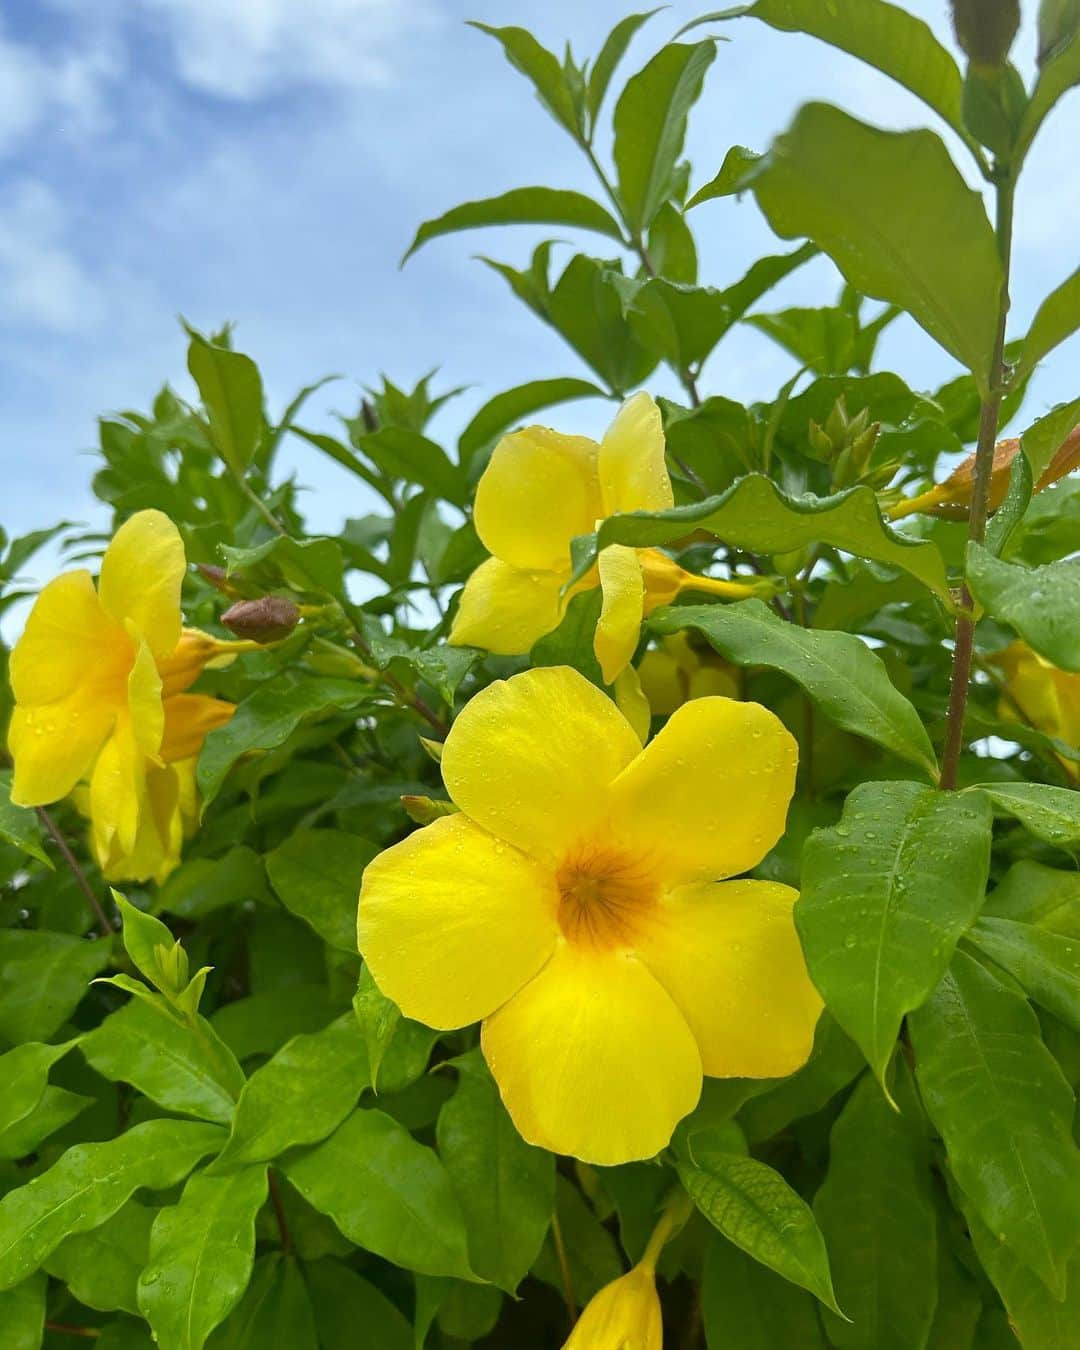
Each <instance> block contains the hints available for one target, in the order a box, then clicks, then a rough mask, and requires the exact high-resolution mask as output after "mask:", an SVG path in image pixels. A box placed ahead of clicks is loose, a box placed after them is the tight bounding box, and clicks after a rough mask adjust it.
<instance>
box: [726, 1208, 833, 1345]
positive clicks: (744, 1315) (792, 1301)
mask: <svg viewBox="0 0 1080 1350" xmlns="http://www.w3.org/2000/svg"><path fill="white" fill-rule="evenodd" d="M701 1292H702V1317H703V1321H704V1324H705V1337H706V1340H707V1341H708V1344H709V1345H710V1346H716V1347H723V1350H778V1347H780V1346H790V1347H791V1350H795V1347H796V1346H797V1347H798V1350H825V1336H824V1334H823V1332H822V1330H821V1324H820V1322H819V1321H818V1315H817V1307H816V1304H815V1303H814V1300H813V1298H812V1297H811V1296H810V1295H809V1294H808V1293H806V1292H805V1291H804V1290H802V1289H800V1288H799V1287H798V1286H797V1285H794V1284H791V1283H789V1282H788V1281H787V1280H784V1279H781V1278H780V1276H779V1275H776V1274H774V1273H773V1271H771V1270H770V1269H769V1268H768V1267H767V1266H763V1265H762V1264H761V1262H760V1261H755V1260H754V1259H753V1258H752V1257H749V1256H747V1255H746V1253H745V1252H743V1251H740V1249H739V1248H738V1247H736V1246H735V1244H734V1243H733V1242H729V1241H728V1240H727V1239H726V1238H723V1237H721V1236H720V1234H719V1233H714V1234H713V1235H712V1237H711V1238H710V1240H709V1245H708V1247H707V1248H706V1251H705V1271H704V1274H703V1275H702V1283H701Z"/></svg>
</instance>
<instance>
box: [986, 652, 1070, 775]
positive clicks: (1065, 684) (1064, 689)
mask: <svg viewBox="0 0 1080 1350" xmlns="http://www.w3.org/2000/svg"><path fill="white" fill-rule="evenodd" d="M994 664H995V665H998V666H1000V667H1001V670H1002V671H1003V673H1004V676H1005V695H1006V696H1005V697H1004V698H1003V699H1002V700H1001V705H1000V709H999V711H1000V713H1001V716H1002V717H1004V718H1006V719H1007V720H1009V721H1011V722H1015V721H1019V720H1023V721H1026V722H1029V723H1030V724H1031V726H1033V727H1035V728H1037V729H1038V730H1039V731H1043V732H1045V733H1046V735H1047V736H1053V737H1055V738H1056V739H1057V740H1059V741H1064V742H1065V743H1066V745H1070V746H1080V675H1076V674H1074V673H1072V672H1071V671H1068V670H1059V669H1058V668H1057V666H1052V665H1051V664H1050V662H1049V661H1044V660H1043V658H1042V657H1041V656H1040V655H1039V654H1038V652H1035V651H1032V649H1031V648H1030V647H1029V646H1028V645H1027V643H1026V642H1021V641H1020V640H1019V639H1017V641H1015V642H1011V643H1010V644H1009V645H1008V646H1007V647H1006V648H1005V650H1004V651H1002V652H999V653H998V654H997V656H995V657H994ZM1059 759H1060V761H1061V763H1062V764H1063V765H1064V766H1065V770H1066V772H1067V773H1068V774H1069V776H1070V778H1073V779H1075V780H1076V781H1077V782H1078V783H1080V764H1077V763H1076V761H1075V760H1070V759H1064V758H1062V757H1061V756H1059Z"/></svg>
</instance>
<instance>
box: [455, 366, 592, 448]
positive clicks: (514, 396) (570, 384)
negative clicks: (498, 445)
mask: <svg viewBox="0 0 1080 1350" xmlns="http://www.w3.org/2000/svg"><path fill="white" fill-rule="evenodd" d="M604 397H605V394H604V391H603V390H602V389H598V388H597V386H596V385H595V384H591V383H590V382H589V381H588V380H579V379H575V378H571V377H562V378H559V379H553V380H530V381H529V383H528V384H519V385H515V386H514V388H513V389H507V390H506V391H505V392H504V393H501V394H496V395H495V397H494V398H493V399H490V400H489V401H488V402H487V403H485V404H484V406H483V407H482V408H481V409H480V411H479V412H478V413H476V415H475V416H474V417H473V419H472V421H471V422H470V423H469V425H468V426H467V427H466V428H465V430H464V431H463V432H462V433H461V438H460V439H459V441H458V456H459V458H460V460H461V462H462V464H464V465H471V464H472V462H473V461H474V460H475V459H476V457H477V456H478V455H479V454H480V453H481V452H482V451H483V450H484V449H485V448H486V447H487V446H488V445H490V444H491V443H492V442H493V441H494V440H495V439H496V437H497V436H500V435H502V433H503V432H504V431H507V430H509V429H510V428H512V427H515V426H517V425H518V424H520V423H521V421H522V420H523V419H524V418H526V417H528V416H529V415H530V413H534V412H537V411H538V410H539V409H541V408H550V407H553V406H554V405H555V404H557V403H568V402H570V401H571V400H572V399H578V398H604Z"/></svg>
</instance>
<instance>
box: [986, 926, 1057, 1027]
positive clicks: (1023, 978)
mask: <svg viewBox="0 0 1080 1350" xmlns="http://www.w3.org/2000/svg"><path fill="white" fill-rule="evenodd" d="M971 940H972V942H974V943H975V945H976V946H977V947H978V948H979V950H980V951H982V952H985V954H986V955H987V956H989V957H990V959H991V960H992V961H996V962H997V964H998V965H999V966H1001V967H1003V968H1004V969H1005V970H1007V971H1008V972H1009V974H1010V975H1011V976H1012V977H1013V978H1014V979H1015V980H1016V981H1017V982H1018V983H1019V984H1020V985H1022V986H1023V988H1024V989H1025V990H1026V991H1027V993H1028V994H1030V995H1031V997H1032V998H1033V999H1034V1000H1035V1002H1036V1003H1039V1004H1041V1005H1042V1007H1044V1008H1046V1009H1048V1010H1049V1011H1050V1012H1052V1013H1053V1014H1054V1016H1055V1017H1060V1018H1061V1020H1062V1021H1063V1022H1065V1023H1067V1024H1068V1025H1069V1026H1071V1027H1072V1028H1073V1030H1074V1031H1080V940H1078V939H1077V938H1076V937H1066V936H1063V935H1062V934H1061V933H1050V932H1047V931H1046V929H1044V928H1035V927H1033V926H1032V925H1031V924H1027V923H1013V922H1012V921H1011V920H1009V919H994V918H985V917H984V918H981V919H980V920H979V921H978V923H977V924H976V925H975V927H974V928H973V929H972V930H971Z"/></svg>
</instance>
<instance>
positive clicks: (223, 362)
mask: <svg viewBox="0 0 1080 1350" xmlns="http://www.w3.org/2000/svg"><path fill="white" fill-rule="evenodd" d="M187 333H188V337H189V338H190V339H191V341H190V344H189V346H188V358H187V360H188V370H189V371H190V372H191V378H192V379H193V380H194V381H195V383H196V384H197V385H198V387H199V393H200V395H201V396H202V401H203V405H204V406H205V408H206V415H207V418H208V420H209V422H210V438H211V440H212V441H213V443H214V449H215V450H217V452H218V454H219V455H220V456H221V458H222V459H223V460H224V461H225V463H226V464H227V465H228V466H229V468H230V469H232V471H233V473H235V474H238V475H242V474H243V473H244V471H245V469H246V468H247V467H248V465H249V464H250V463H251V461H252V458H253V457H254V455H255V451H256V449H257V447H258V444H259V437H260V436H261V435H262V430H263V388H262V378H261V377H260V375H259V368H258V366H257V365H256V364H255V362H254V361H253V360H252V359H251V357H250V356H244V354H243V353H242V352H234V351H232V350H230V349H229V348H227V347H221V346H219V345H218V344H217V343H214V342H210V341H208V340H207V339H206V338H205V337H203V336H202V334H201V333H196V332H195V330H194V329H193V328H188V330H187Z"/></svg>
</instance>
